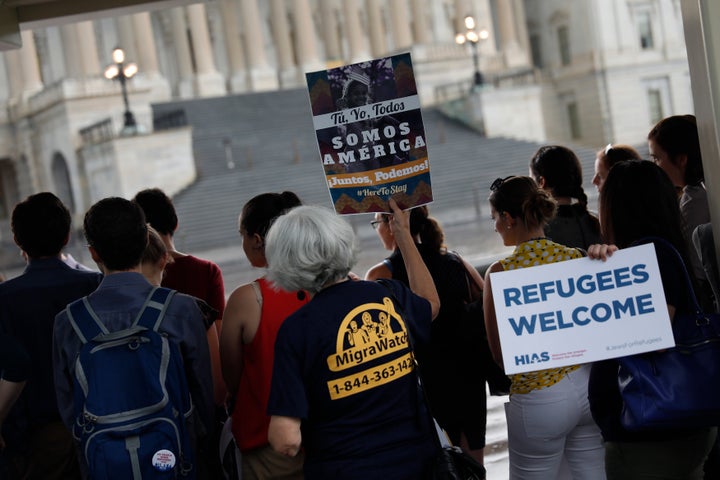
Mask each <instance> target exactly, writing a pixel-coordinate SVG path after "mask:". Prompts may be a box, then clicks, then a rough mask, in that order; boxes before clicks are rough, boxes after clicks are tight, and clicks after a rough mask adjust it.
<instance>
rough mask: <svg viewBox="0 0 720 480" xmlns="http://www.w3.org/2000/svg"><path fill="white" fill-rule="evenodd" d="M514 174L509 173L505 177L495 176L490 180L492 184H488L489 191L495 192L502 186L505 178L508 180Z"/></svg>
mask: <svg viewBox="0 0 720 480" xmlns="http://www.w3.org/2000/svg"><path fill="white" fill-rule="evenodd" d="M514 176H515V175H510V176H509V177H505V178H496V179H495V181H494V182H492V185H490V191H491V192H496V191H497V190H498V189H499V188H500V187H501V186H502V184H503V183H505V182H506V181H507V180H510V179H511V178H513V177H514Z"/></svg>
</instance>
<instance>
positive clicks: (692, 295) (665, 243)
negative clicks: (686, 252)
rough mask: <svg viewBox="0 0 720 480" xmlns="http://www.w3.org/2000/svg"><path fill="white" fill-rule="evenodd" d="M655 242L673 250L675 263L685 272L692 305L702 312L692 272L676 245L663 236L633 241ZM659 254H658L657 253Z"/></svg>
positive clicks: (638, 242)
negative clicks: (688, 269)
mask: <svg viewBox="0 0 720 480" xmlns="http://www.w3.org/2000/svg"><path fill="white" fill-rule="evenodd" d="M648 242H651V243H653V246H655V244H660V245H662V246H664V247H665V248H666V249H667V250H668V251H669V252H672V254H673V255H672V256H673V258H674V259H675V263H676V265H677V267H678V268H679V269H680V271H681V272H682V274H683V278H684V279H685V286H686V287H687V289H688V294H689V295H690V301H691V303H692V307H693V309H694V310H695V312H697V313H702V309H701V308H700V304H699V303H698V301H697V297H696V296H695V289H694V288H693V284H692V280H690V274H689V273H688V271H687V267H686V266H685V262H684V261H683V258H682V257H681V256H680V252H678V251H677V249H676V248H675V246H674V245H673V244H672V243H670V242H668V241H667V240H665V239H664V238H662V237H643V238H641V239H639V240H637V241H635V242H633V246H636V245H640V244H643V243H648ZM656 256H657V254H656Z"/></svg>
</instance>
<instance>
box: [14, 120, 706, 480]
mask: <svg viewBox="0 0 720 480" xmlns="http://www.w3.org/2000/svg"><path fill="white" fill-rule="evenodd" d="M647 141H648V149H649V152H650V157H651V158H650V160H643V159H642V158H641V155H640V154H639V153H638V152H637V151H636V150H635V149H634V148H632V147H630V146H628V145H612V144H611V145H608V146H607V147H605V148H602V149H600V150H599V151H598V152H597V155H596V161H595V171H594V176H593V178H592V183H593V184H594V185H595V186H596V187H597V189H598V193H599V197H598V198H599V203H598V205H597V214H596V213H594V211H593V210H594V208H593V207H592V206H590V205H588V197H587V195H586V193H585V191H584V190H583V172H582V168H581V164H580V161H579V160H578V157H577V155H576V154H575V153H574V152H573V151H572V150H571V149H569V148H567V147H564V146H559V145H547V146H543V147H541V148H540V149H539V150H538V151H537V152H536V153H535V155H534V156H533V157H532V159H530V161H529V175H523V174H522V173H521V172H518V174H517V175H514V176H510V177H506V178H499V179H497V180H496V181H495V182H493V183H492V185H489V192H488V202H489V206H490V211H491V214H492V220H493V222H494V227H495V231H496V232H497V233H498V235H499V237H500V239H501V240H502V243H503V245H505V246H507V247H513V249H514V250H513V251H512V253H510V254H508V255H507V256H505V257H504V258H502V259H500V260H498V261H496V262H494V263H492V264H491V265H490V266H489V268H488V269H487V271H486V272H482V273H483V274H484V275H482V274H481V273H480V272H478V270H477V269H476V268H475V267H474V266H472V265H470V264H469V263H468V262H467V261H466V260H465V259H463V258H462V256H461V255H460V254H458V253H457V252H453V251H451V250H449V249H448V248H447V246H446V244H445V234H444V232H443V230H442V227H441V226H440V224H439V223H438V222H437V220H436V219H434V218H433V217H432V216H431V215H430V211H429V209H428V207H427V206H420V207H416V208H413V209H410V210H407V211H403V210H401V209H400V208H399V207H398V206H397V204H396V203H395V201H394V200H392V199H390V200H389V207H388V211H386V212H377V213H376V214H375V217H374V220H373V221H371V222H370V223H371V225H372V226H373V228H375V230H376V231H377V234H378V239H379V241H380V242H381V243H382V245H383V246H384V248H385V249H387V250H388V251H389V252H391V253H389V254H388V256H387V258H385V259H383V260H381V261H379V263H377V265H375V266H373V267H372V268H370V269H369V270H368V271H367V272H364V274H363V272H353V268H354V267H355V263H356V258H357V253H358V244H357V241H356V237H355V234H354V232H353V229H352V227H351V226H350V225H349V224H348V223H347V222H346V221H345V220H343V219H342V218H341V217H340V216H338V215H336V214H335V213H333V212H332V211H331V210H329V209H327V208H323V207H319V206H309V205H303V204H302V201H301V199H300V198H298V196H297V195H296V194H295V193H293V192H290V191H285V192H281V193H272V192H270V193H264V194H261V195H258V196H256V197H254V198H252V199H249V200H248V201H247V203H245V204H244V206H242V208H241V209H239V210H240V212H239V218H238V232H239V237H240V241H241V243H242V250H243V252H244V255H245V257H246V258H247V260H248V261H249V263H250V265H252V266H253V267H256V268H258V269H263V271H262V273H260V274H259V275H258V278H257V279H256V280H254V281H252V282H250V283H247V284H245V285H240V286H238V287H237V288H235V289H234V290H233V291H232V293H230V294H229V296H228V297H227V302H226V296H225V285H224V283H223V277H222V272H221V270H220V268H219V267H218V266H217V265H216V264H215V263H213V262H211V261H208V260H205V259H202V258H198V257H195V256H193V255H190V254H187V253H182V252H179V251H178V250H177V249H176V247H175V244H174V241H173V234H174V232H175V231H176V230H177V228H178V223H179V222H178V217H177V214H176V212H175V209H174V206H173V204H172V201H171V199H170V198H169V197H168V196H167V195H166V194H165V193H164V192H162V191H161V190H159V189H157V188H153V189H148V190H143V191H141V192H138V193H137V195H136V196H135V197H134V198H133V199H123V198H117V197H111V198H106V199H103V200H100V201H99V202H97V203H96V204H94V205H93V206H92V207H91V208H90V209H89V210H88V212H87V213H86V214H85V217H84V222H83V232H84V235H85V239H86V241H87V247H88V250H89V254H90V257H91V258H92V260H93V261H94V262H95V264H96V266H97V269H93V268H88V267H87V266H84V265H81V264H79V263H77V262H76V261H75V260H74V259H73V258H72V257H70V256H68V255H66V254H64V253H63V249H64V247H65V246H66V244H67V242H68V239H69V236H70V232H71V221H70V219H71V217H70V213H69V211H68V209H67V208H66V207H65V206H64V205H63V204H62V202H61V201H60V200H59V199H58V198H57V197H56V196H55V195H54V194H52V193H49V192H42V193H38V194H35V195H31V196H30V197H28V198H27V199H25V200H23V201H22V202H20V203H18V204H17V205H16V206H15V208H14V210H13V212H12V222H11V227H12V232H13V235H14V239H15V243H16V244H17V246H18V247H19V248H20V250H21V252H22V255H23V256H24V257H25V259H26V260H27V266H26V268H25V271H24V272H23V273H22V274H21V275H19V276H17V277H15V278H12V279H8V280H5V281H3V282H1V283H0V428H1V430H0V433H1V434H0V450H1V453H0V478H3V479H10V480H15V479H42V480H47V479H82V478H119V477H118V476H117V475H119V473H118V472H120V471H123V470H121V467H117V468H116V467H113V466H112V465H115V464H114V463H112V462H115V461H117V458H121V460H119V461H120V462H121V463H122V461H123V460H122V459H123V458H126V457H127V459H128V460H127V462H126V463H127V464H128V468H129V469H130V471H132V474H133V476H134V478H141V475H142V472H145V471H146V469H148V471H153V472H155V473H157V475H158V476H157V477H155V476H153V477H152V478H199V479H221V478H237V475H236V476H233V474H231V473H230V472H228V469H227V468H226V467H227V466H226V465H224V464H223V455H222V454H221V453H219V452H218V445H219V443H220V441H219V435H220V432H221V427H222V426H223V425H227V427H229V431H231V432H232V437H233V439H234V447H232V448H235V449H237V453H238V457H239V458H240V459H241V460H240V462H241V465H240V467H241V468H240V471H241V477H242V478H244V479H272V478H286V479H295V478H299V479H300V478H309V479H330V478H333V479H367V478H373V477H376V476H384V477H385V478H388V479H408V480H410V479H423V478H434V477H432V475H431V472H432V471H433V464H434V462H435V458H436V457H437V456H438V453H439V451H440V449H441V443H440V441H439V438H438V435H439V434H441V433H439V431H438V430H437V429H436V427H435V422H437V424H438V425H439V426H440V427H441V429H442V431H444V432H445V433H444V434H446V435H447V437H448V438H449V439H450V441H451V442H452V443H453V444H455V445H458V446H460V447H461V448H462V450H463V451H465V452H466V453H467V454H468V455H470V456H472V457H473V458H474V459H475V460H477V461H478V462H479V463H481V464H482V462H483V459H484V448H485V446H486V445H485V436H486V431H485V430H486V420H487V419H486V416H487V404H486V402H487V393H486V392H488V391H489V392H490V394H493V395H507V394H509V401H508V403H507V404H506V420H507V431H508V457H509V477H510V479H512V480H528V479H538V480H547V479H561V478H562V479H564V478H572V479H580V480H601V479H610V480H624V479H628V480H629V479H633V480H636V479H668V480H671V479H675V480H700V479H703V478H705V479H710V478H718V475H720V473H719V472H720V470H719V467H718V464H717V462H718V458H719V457H720V454H718V444H717V428H716V427H712V426H708V427H705V428H684V429H654V430H648V431H631V430H628V429H626V428H625V427H624V426H623V424H622V422H621V412H622V407H623V402H622V395H621V392H620V388H619V385H618V361H617V360H616V359H610V360H603V361H598V362H594V363H592V364H580V365H569V366H563V367H558V368H550V369H539V370H535V371H530V372H524V373H517V374H512V375H510V376H507V375H505V373H504V368H503V367H504V366H503V355H502V348H503V346H502V344H501V342H500V336H499V331H498V322H497V316H496V311H495V305H494V302H493V281H492V279H493V274H495V273H496V272H502V271H508V270H517V269H522V268H533V267H535V266H539V265H545V264H550V263H557V262H563V261H568V260H572V259H577V258H582V257H585V256H587V257H589V258H591V259H595V260H597V261H607V259H608V258H609V257H611V256H612V254H613V253H614V252H615V251H617V250H618V249H624V248H629V247H632V246H635V245H639V244H643V243H651V242H652V243H654V244H655V249H656V251H657V257H658V264H659V268H660V273H661V277H662V284H663V290H664V293H665V299H666V302H667V309H668V314H669V316H670V318H671V320H672V318H673V317H674V316H675V315H676V314H679V313H687V312H690V311H691V310H692V308H693V306H692V303H691V300H690V298H691V292H690V291H689V290H688V287H687V286H686V285H685V284H684V283H683V282H682V281H681V279H682V278H683V277H682V274H681V270H680V269H681V267H680V266H679V265H678V264H677V262H675V261H674V260H673V257H672V254H671V252H669V251H668V248H669V247H668V246H667V244H670V245H672V247H674V249H675V250H677V251H678V252H679V253H680V255H681V257H682V258H683V259H684V261H685V264H686V265H687V268H688V270H689V271H690V272H691V276H692V282H693V287H694V289H695V293H696V294H697V297H698V299H699V300H700V302H701V303H702V306H703V308H704V309H705V310H706V311H717V305H718V298H717V293H718V292H720V288H718V287H719V286H718V284H717V278H718V272H717V263H716V260H715V257H714V255H711V253H713V254H714V248H713V243H712V242H713V240H712V230H711V226H710V223H709V222H710V219H709V207H708V205H707V194H706V191H705V187H704V175H703V168H702V159H701V156H700V149H699V141H698V135H697V125H696V123H695V118H694V117H693V116H691V115H683V116H673V117H669V118H666V119H664V120H662V121H660V122H659V123H658V124H657V125H656V126H654V127H653V129H652V130H651V131H650V132H649V135H648V138H647ZM658 239H662V241H660V240H658ZM378 260H380V259H378ZM165 295H167V296H166V297H165ZM150 330H151V331H152V332H149V331H150ZM88 332H92V333H88ZM153 332H156V333H158V334H159V335H157V336H153V335H152V333H153ZM155 342H157V344H158V345H161V346H162V347H158V348H161V350H158V351H161V352H162V353H161V354H159V355H160V356H161V358H162V361H159V365H160V367H159V368H160V373H159V374H158V375H156V376H157V377H158V378H157V379H156V381H157V382H159V384H160V388H159V389H158V391H159V392H160V396H161V397H162V401H160V402H158V404H157V408H155V406H153V407H145V406H138V405H145V404H144V403H143V401H145V400H146V399H145V397H151V396H152V395H153V394H154V392H151V391H149V390H150V389H147V390H148V391H143V390H142V389H140V391H139V393H135V394H134V395H133V398H131V399H129V400H128V402H127V403H128V405H133V406H132V407H124V408H125V410H124V411H122V412H104V413H98V412H97V410H96V409H94V408H97V407H91V406H90V399H91V396H92V395H93V393H92V392H93V391H94V390H93V385H94V384H96V383H97V382H100V381H101V379H102V377H107V376H108V375H116V377H113V378H117V380H116V381H117V382H121V381H125V382H132V381H134V380H135V377H137V381H138V382H139V381H140V377H143V375H141V374H140V373H141V372H137V371H134V372H127V371H125V372H123V367H124V365H123V363H122V361H120V362H113V365H103V364H100V363H97V362H100V360H96V363H92V359H93V355H95V354H97V353H98V352H103V351H106V350H107V351H108V352H109V351H111V350H112V349H113V348H116V347H118V345H121V346H122V350H123V352H124V353H123V355H135V353H134V352H135V351H145V350H147V349H152V348H154V347H153V345H155ZM168 345H169V346H168ZM128 352H130V353H128ZM176 352H177V353H176ZM173 355H179V356H180V357H181V362H180V365H181V368H180V370H179V371H180V374H179V379H178V378H177V377H175V376H173V370H172V365H173V363H172V362H173V361H174V360H173V358H174V357H173ZM150 357H152V355H151V356H150ZM95 358H110V357H109V356H108V357H100V356H97V357H95ZM122 358H128V357H122ZM175 358H177V357H175ZM148 362H151V360H148ZM169 364H170V366H168V365H169ZM88 365H95V366H97V365H100V366H99V367H97V369H96V367H92V368H91V367H88ZM150 370H151V371H152V372H154V370H152V369H150ZM110 372H112V373H110ZM150 376H152V375H150ZM418 376H420V377H421V378H422V382H418ZM173 382H174V383H173ZM151 383H152V382H151ZM120 390H122V389H120ZM184 391H187V395H186V396H188V395H189V398H190V399H191V403H190V404H189V405H191V406H190V407H187V405H185V404H184V403H183V402H182V398H183V392H184ZM100 395H102V392H101V393H100ZM115 395H119V396H122V395H123V393H122V391H121V392H120V393H117V394H115ZM128 395H129V394H128ZM139 397H142V398H139ZM178 398H179V399H180V401H179V404H177V405H176V404H174V403H173V402H176V401H178V400H177V399H178ZM113 400H116V399H113ZM168 402H169V403H170V404H171V407H172V408H171V411H172V412H173V413H172V415H171V417H173V418H166V417H162V415H163V414H162V412H164V411H165V410H164V409H165V405H166V404H167V403H168ZM161 403H162V405H160V404H161ZM121 413H122V415H123V416H122V418H123V419H127V421H124V420H123V421H124V423H123V422H118V418H120V417H121V415H120V414H121ZM160 424H163V425H165V426H167V425H166V424H171V425H173V429H174V431H175V432H176V433H177V435H178V436H184V435H186V436H187V438H188V439H189V440H188V441H189V443H188V444H187V445H185V443H184V441H183V440H179V441H177V442H175V443H173V440H172V439H167V438H165V437H163V438H162V439H158V438H157V436H153V435H155V434H154V432H155V431H156V430H158V431H159V430H161V429H160V427H159V425H160ZM106 429H111V430H112V435H114V437H112V435H111V436H107V437H103V438H105V440H103V442H100V441H95V440H94V437H96V436H102V435H103V432H105V431H106ZM173 429H171V430H170V432H172V431H173ZM163 431H165V430H163ZM170 436H171V437H172V435H170ZM117 437H121V438H122V445H121V448H120V453H118V452H117V451H115V450H112V449H111V446H110V445H112V444H113V441H114V440H113V438H117ZM167 445H171V446H169V447H168V446H167ZM188 445H189V446H188ZM101 464H103V466H101ZM101 470H102V473H101ZM162 475H168V476H162ZM128 478H129V477H128ZM142 478H146V477H144V476H143V477H142Z"/></svg>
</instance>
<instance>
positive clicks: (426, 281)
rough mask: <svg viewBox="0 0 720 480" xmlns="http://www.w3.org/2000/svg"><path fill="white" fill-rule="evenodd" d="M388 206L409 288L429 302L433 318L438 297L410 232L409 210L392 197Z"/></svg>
mask: <svg viewBox="0 0 720 480" xmlns="http://www.w3.org/2000/svg"><path fill="white" fill-rule="evenodd" d="M390 208H391V209H392V211H393V216H392V219H391V220H390V230H391V231H392V232H393V236H394V238H395V244H396V245H397V247H398V248H399V249H400V253H401V254H402V257H403V262H404V263H405V270H407V274H408V281H409V283H410V290H412V291H413V292H414V293H415V294H417V295H419V296H421V297H423V298H424V299H425V300H427V301H428V302H430V307H431V309H432V318H433V319H435V317H436V316H437V314H438V312H439V311H440V297H438V293H437V290H436V289H435V283H434V282H433V279H432V276H430V272H429V271H428V269H427V266H425V262H423V259H422V257H421V256H420V252H418V249H417V247H416V246H415V240H414V239H413V237H412V234H411V233H410V212H409V211H405V212H404V211H402V210H401V209H400V207H398V205H397V203H395V200H393V199H392V198H391V199H390Z"/></svg>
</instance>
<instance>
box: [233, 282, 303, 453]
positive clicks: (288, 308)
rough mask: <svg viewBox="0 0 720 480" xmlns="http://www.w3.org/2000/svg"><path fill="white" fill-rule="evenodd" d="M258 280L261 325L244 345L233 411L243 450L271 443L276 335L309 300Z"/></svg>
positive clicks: (234, 424)
mask: <svg viewBox="0 0 720 480" xmlns="http://www.w3.org/2000/svg"><path fill="white" fill-rule="evenodd" d="M256 281H257V283H258V285H259V286H260V293H261V294H262V311H261V314H260V324H259V325H258V329H257V332H255V337H254V338H253V339H252V342H250V343H249V344H247V345H243V354H242V355H243V370H242V374H241V376H240V385H239V386H238V391H237V395H236V398H235V408H234V409H233V412H232V431H233V436H234V437H235V440H236V441H237V444H238V447H239V448H240V450H241V451H246V450H251V449H253V448H258V447H262V446H264V445H267V444H268V427H269V426H270V417H269V416H268V415H267V413H266V412H267V403H268V398H269V397H270V382H271V379H272V371H273V357H274V353H275V338H276V337H277V333H278V330H280V325H282V322H283V321H284V320H285V319H286V318H287V317H288V315H290V314H291V313H293V312H294V311H295V310H297V309H298V308H300V307H301V306H302V305H304V304H306V303H307V302H308V301H309V300H310V299H309V298H308V295H305V296H304V297H303V300H298V295H297V292H292V293H289V292H285V291H282V290H275V289H273V288H272V287H271V286H270V284H269V282H268V281H267V280H265V279H264V278H259V279H257V280H256Z"/></svg>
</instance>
